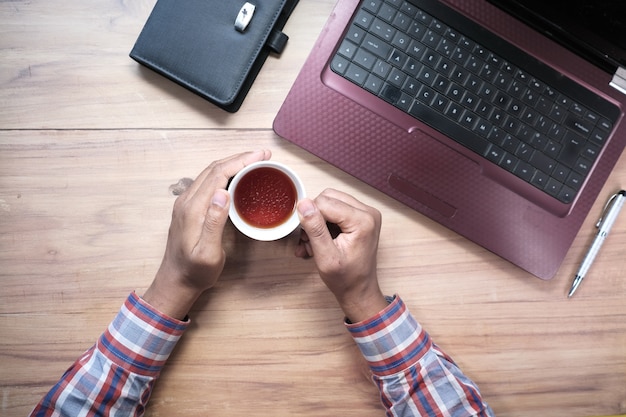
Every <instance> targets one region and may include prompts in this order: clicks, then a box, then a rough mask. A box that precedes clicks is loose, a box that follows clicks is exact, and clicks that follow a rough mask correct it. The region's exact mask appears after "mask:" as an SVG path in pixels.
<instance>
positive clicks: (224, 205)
mask: <svg viewBox="0 0 626 417" xmlns="http://www.w3.org/2000/svg"><path fill="white" fill-rule="evenodd" d="M229 200H230V195H229V194H228V192H227V191H226V190H223V189H217V190H215V194H213V196H212V197H211V203H210V205H209V209H208V210H207V214H206V216H205V219H204V227H203V228H202V234H201V236H200V242H207V241H210V240H211V239H214V240H215V241H216V242H221V241H222V234H223V232H224V225H225V224H226V220H227V219H228V206H229V203H230V201H229Z"/></svg>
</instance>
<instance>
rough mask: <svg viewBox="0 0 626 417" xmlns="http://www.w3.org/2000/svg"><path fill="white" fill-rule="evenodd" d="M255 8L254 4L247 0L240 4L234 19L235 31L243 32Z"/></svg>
mask: <svg viewBox="0 0 626 417" xmlns="http://www.w3.org/2000/svg"><path fill="white" fill-rule="evenodd" d="M255 9H256V6H255V5H254V4H252V3H248V2H246V4H244V5H243V6H241V10H239V14H238V15H237V19H236V20H235V29H237V31H239V32H241V33H243V32H244V31H245V30H246V28H247V27H248V25H249V24H250V21H251V20H252V16H254V10H255Z"/></svg>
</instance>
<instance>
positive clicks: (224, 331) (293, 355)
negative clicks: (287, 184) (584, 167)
mask: <svg viewBox="0 0 626 417" xmlns="http://www.w3.org/2000/svg"><path fill="white" fill-rule="evenodd" d="M74 3H75V4H69V3H67V2H62V1H59V0H48V1H46V2H44V1H11V2H0V62H1V63H2V64H0V103H1V104H0V297H1V298H0V393H1V395H0V397H1V398H2V403H1V405H0V415H2V416H15V415H26V414H27V413H28V412H29V411H30V409H31V408H32V407H33V406H34V404H35V403H36V402H37V401H38V400H39V399H40V397H41V396H42V395H43V394H44V393H45V392H46V391H47V390H48V389H49V388H50V386H51V385H52V384H53V383H54V382H55V381H56V380H57V379H58V378H59V377H60V376H61V374H62V373H63V372H64V371H65V369H66V368H67V367H68V366H69V365H70V363H71V362H72V361H73V360H74V359H75V358H76V357H78V356H79V355H80V354H81V353H82V352H83V351H84V350H85V349H87V348H88V347H89V346H90V345H91V344H92V343H93V342H94V341H95V339H96V338H97V337H98V336H99V335H100V333H101V332H102V331H103V330H104V328H105V326H106V325H107V324H108V323H109V321H110V320H111V319H112V318H113V316H114V315H115V313H116V312H117V310H118V309H119V307H120V305H121V304H122V302H123V300H124V298H125V297H126V296H127V295H128V294H129V292H131V291H133V290H136V291H138V292H139V293H141V292H142V291H143V290H144V289H145V288H146V287H147V286H148V285H149V283H150V281H151V279H152V277H153V275H154V273H155V272H156V269H157V267H158V265H159V262H160V260H161V256H162V253H163V250H164V247H165V239H166V236H167V228H168V224H169V219H170V214H171V208H172V204H173V202H174V199H175V197H174V196H173V195H172V194H171V192H170V191H169V187H170V185H171V184H174V183H176V182H177V181H178V180H179V179H180V178H183V177H194V176H195V175H197V174H198V173H199V172H200V171H201V170H202V169H203V168H204V167H205V166H206V165H207V164H209V163H210V162H211V161H213V160H215V159H219V158H221V157H223V156H227V155H230V154H232V153H236V152H240V151H243V150H248V149H251V148H270V149H272V151H273V153H274V156H273V159H275V160H278V161H281V162H284V163H286V164H288V165H290V166H291V167H292V168H294V169H295V170H296V171H297V172H298V174H299V175H300V177H301V178H302V180H303V181H304V183H305V186H306V188H307V193H308V194H309V195H311V196H314V195H317V194H318V193H319V192H321V191H322V190H323V189H324V188H326V187H334V188H338V189H341V190H344V191H346V192H349V193H351V194H354V195H355V196H356V197H357V198H359V199H361V200H362V201H364V202H365V203H367V204H371V205H374V206H376V207H377V208H379V209H380V210H381V211H382V213H383V230H382V235H381V242H380V252H379V269H380V273H379V275H380V279H381V286H382V287H383V289H384V291H385V292H386V293H389V294H392V293H399V294H400V295H401V296H402V297H403V299H404V300H405V301H406V303H407V304H408V306H409V308H410V309H411V311H412V312H413V313H414V314H415V315H416V317H417V318H418V319H419V320H420V322H421V323H422V324H423V325H424V326H425V327H426V328H427V329H428V330H429V332H430V334H431V335H432V336H433V338H434V339H435V341H436V342H437V343H438V344H439V345H440V346H441V347H442V348H443V349H444V350H445V351H446V352H447V353H449V354H450V355H451V356H453V357H454V358H455V360H456V361H457V362H458V364H459V365H460V366H461V368H462V369H463V370H464V371H465V372H466V373H467V374H468V375H469V376H470V377H471V378H472V379H474V380H475V381H476V382H477V383H478V384H479V386H480V388H481V391H482V393H483V395H484V397H485V398H486V400H487V401H488V402H489V403H490V404H491V405H492V407H493V409H494V410H495V412H496V414H497V415H498V416H515V417H517V416H567V417H576V416H589V415H594V414H619V413H625V412H626V302H625V297H626V279H625V277H626V260H625V258H624V254H625V253H626V215H624V216H621V217H620V218H619V219H618V221H617V223H616V225H615V230H614V232H613V233H612V234H611V236H609V238H608V241H607V244H606V245H605V247H604V248H603V249H602V251H601V253H600V255H599V257H598V259H597V261H596V263H595V264H594V266H593V268H592V271H591V272H590V276H589V278H588V279H587V280H585V282H584V283H583V284H582V287H581V288H580V290H579V292H578V293H577V294H576V296H575V297H574V298H573V299H571V300H568V299H567V298H566V293H567V290H568V289H569V285H570V283H571V278H572V276H573V274H574V272H575V270H576V268H577V266H578V263H579V262H580V260H581V259H582V256H583V255H584V253H585V251H586V248H587V246H588V245H589V243H590V241H591V239H592V237H593V233H594V227H593V223H594V222H595V220H597V219H596V217H597V216H598V215H599V213H600V210H601V207H602V205H603V203H604V201H598V202H597V203H596V206H595V207H594V209H593V210H592V213H591V215H590V216H589V218H588V219H587V221H586V222H585V224H584V225H583V227H582V229H581V232H580V233H579V235H578V237H577V238H576V240H575V242H574V244H573V246H572V249H571V250H570V252H569V254H568V256H567V258H566V260H565V262H564V264H563V266H562V268H561V269H560V271H559V273H558V274H557V276H556V278H554V279H553V280H551V281H549V282H544V281H541V280H538V279H535V278H533V277H531V276H529V275H528V274H526V273H524V272H523V271H521V270H519V269H518V268H516V267H514V266H512V265H511V264H509V263H507V262H506V261H503V260H502V259H500V258H498V257H496V256H495V255H493V254H491V253H489V252H487V251H485V250H484V249H482V248H480V247H478V246H476V245H474V244H472V243H470V242H468V241H467V240H465V239H463V238H460V237H459V236H457V235H456V234H454V233H452V232H450V231H448V230H447V229H445V228H443V227H441V226H439V225H437V224H435V223H433V222H432V221H430V220H428V219H426V218H425V217H423V216H421V215H419V214H418V213H416V212H414V211H412V210H410V209H408V208H406V207H405V206H403V205H401V204H400V203H398V202H396V201H394V200H392V199H390V198H388V197H386V196H384V195H382V194H381V193H379V192H377V191H375V190H373V189H371V188H370V187H368V186H366V185H364V184H362V183H360V182H359V181H357V180H355V179H354V178H352V177H350V176H349V175H347V174H345V173H343V172H342V171H340V170H338V169H336V168H334V167H331V166H329V165H327V164H326V163H324V162H323V161H321V160H319V159H317V158H315V157H313V156H312V155H310V154H308V153H307V152H305V151H303V150H301V149H299V148H297V147H295V146H293V145H291V144H289V143H287V142H285V141H284V140H282V139H280V138H278V137H277V136H276V135H275V134H274V133H273V132H272V130H271V123H272V120H273V117H274V115H275V113H276V111H277V110H278V108H279V106H280V104H281V103H282V100H283V98H284V96H285V95H286V94H287V92H288V90H289V87H290V86H291V83H292V82H293V79H295V76H296V75H297V73H298V70H299V68H300V67H301V65H302V64H303V62H304V59H305V58H306V55H307V54H308V51H309V50H310V48H311V47H312V45H313V43H314V41H315V39H316V38H317V36H318V34H319V32H320V30H321V28H322V26H323V24H324V22H325V20H326V18H327V17H328V16H329V14H330V13H331V10H332V6H333V1H332V0H323V1H313V0H301V4H300V5H299V6H298V8H297V9H296V11H295V13H294V15H293V19H292V20H291V21H290V22H289V24H288V26H287V28H286V29H285V31H286V33H287V34H288V35H289V36H290V41H289V46H288V48H287V50H286V51H285V53H284V55H283V56H281V57H280V58H276V57H271V58H270V59H269V60H268V61H267V64H266V66H265V67H264V69H263V71H262V73H261V75H260V76H259V78H258V80H257V82H256V83H255V85H254V87H253V89H252V91H251V94H250V96H249V97H248V99H247V100H246V102H245V104H244V106H243V107H242V109H241V110H240V111H239V112H238V113H236V114H233V115H230V114H226V113H224V112H222V111H221V110H218V109H217V108H215V107H213V106H212V105H211V104H209V103H207V102H205V101H203V100H202V99H199V98H197V97H195V96H194V95H193V94H191V93H188V92H187V91H186V90H184V89H182V88H180V87H178V86H176V85H174V84H172V83H170V82H168V81H166V80H164V79H162V78H160V77H159V76H157V75H155V74H152V73H151V72H149V71H147V70H145V69H142V68H140V67H139V66H138V64H136V63H135V62H134V61H132V60H131V59H130V58H129V57H128V52H129V51H130V48H131V47H132V45H133V43H134V40H135V39H136V36H137V35H138V33H139V31H140V30H141V27H142V26H143V23H144V21H145V19H146V18H147V16H148V14H149V12H150V10H151V8H152V6H153V5H154V1H140V0H138V1H112V0H103V1H95V0H85V1H81V2H74ZM625 186H626V157H622V158H621V160H620V162H619V164H618V166H617V167H616V170H615V172H614V173H613V175H612V176H611V178H610V179H609V181H608V183H607V185H606V187H605V189H604V190H603V192H602V194H601V195H602V196H607V197H608V195H609V194H610V193H611V192H614V191H615V190H617V189H619V188H622V187H625ZM224 241H225V246H226V250H227V254H228V262H227V265H226V269H225V271H224V274H223V276H222V278H221V280H220V282H219V284H218V286H217V287H216V288H215V289H214V290H213V291H211V292H209V293H207V294H205V295H204V296H203V297H202V298H201V299H200V300H199V302H198V303H197V304H196V306H195V307H194V310H193V311H192V312H191V317H192V320H193V324H192V326H191V328H190V329H189V331H188V332H187V334H186V335H185V336H184V338H183V340H182V341H181V343H180V345H179V346H178V347H177V349H176V351H175V353H174V354H173V356H172V357H171V360H170V362H169V363H168V366H167V367H166V369H165V371H164V372H163V375H162V378H161V379H160V381H159V382H158V383H157V386H156V389H155V391H154V395H153V399H152V402H151V404H150V406H149V408H148V412H147V415H148V416H176V415H185V416H207V415H212V416H226V417H228V416H250V415H254V416H287V415H298V416H329V415H344V416H359V417H363V416H366V417H367V416H372V417H373V416H382V415H383V414H384V413H383V411H382V408H381V406H380V405H379V400H378V395H377V391H376V389H375V387H374V386H373V384H372V383H371V382H370V381H369V373H368V371H367V368H366V366H365V365H364V363H363V360H362V359H361V358H360V355H359V353H358V351H357V349H356V347H355V346H354V344H353V342H352V340H351V339H350V337H349V335H348V333H347V332H346V330H345V329H344V326H343V323H342V315H341V311H340V310H339V308H338V306H337V304H336V302H335V301H334V299H333V298H332V296H331V294H330V293H329V291H328V290H327V289H326V288H325V287H324V285H323V284H322V283H321V281H320V280H319V278H318V277H317V275H316V273H315V268H314V265H313V264H312V262H310V261H303V260H300V259H296V258H295V257H294V256H293V249H294V245H295V243H296V241H297V234H294V235H291V236H289V237H288V238H286V239H283V240H281V241H278V242H272V243H262V242H253V241H250V240H248V239H246V238H244V237H242V236H241V235H240V234H238V233H237V232H236V231H235V230H233V228H232V226H228V227H227V230H226V234H225V240H224Z"/></svg>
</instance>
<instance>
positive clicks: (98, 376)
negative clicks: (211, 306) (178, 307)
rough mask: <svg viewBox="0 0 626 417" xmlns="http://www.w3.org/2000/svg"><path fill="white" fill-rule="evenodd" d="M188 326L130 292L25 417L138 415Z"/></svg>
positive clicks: (186, 323) (141, 412)
mask: <svg viewBox="0 0 626 417" xmlns="http://www.w3.org/2000/svg"><path fill="white" fill-rule="evenodd" d="M188 325H189V322H181V321H178V320H174V319H171V318H168V317H166V316H164V315H162V314H161V313H159V312H158V311H156V310H155V309H154V308H152V307H151V306H150V305H149V304H148V303H146V302H145V301H143V300H142V299H141V298H140V297H139V296H137V295H136V294H135V293H132V294H130V295H129V296H128V298H127V299H126V302H125V303H124V304H123V306H122V308H121V309H120V312H119V313H118V314H117V316H116V317H115V319H114V320H113V321H112V322H111V324H109V327H108V328H107V330H106V331H105V332H104V333H103V334H102V336H100V338H99V339H98V341H97V342H96V344H95V345H94V346H93V347H91V348H90V349H89V350H88V351H87V352H85V354H83V356H81V357H80V358H79V359H78V360H77V361H76V362H75V363H74V364H73V365H72V366H71V367H70V368H69V369H68V370H67V371H66V372H65V374H64V375H63V377H62V378H61V380H60V381H59V382H58V383H57V384H56V385H55V386H54V387H53V388H52V389H51V390H50V391H49V392H48V393H47V394H46V395H45V396H44V397H43V399H42V400H41V401H40V402H39V404H38V405H37V406H36V407H35V409H34V410H33V411H32V413H31V416H37V417H44V416H46V417H47V416H102V415H107V416H141V415H143V413H144V411H145V406H146V404H147V402H148V399H149V397H150V393H151V391H152V386H153V384H154V381H155V380H156V379H157V377H158V376H159V373H160V372H161V368H162V367H163V365H165V362H166V361H167V358H168V357H169V355H170V353H171V352H172V350H173V349H174V346H175V345H176V343H177V342H178V340H179V339H180V337H181V336H182V334H183V332H184V331H185V329H186V328H187V326H188Z"/></svg>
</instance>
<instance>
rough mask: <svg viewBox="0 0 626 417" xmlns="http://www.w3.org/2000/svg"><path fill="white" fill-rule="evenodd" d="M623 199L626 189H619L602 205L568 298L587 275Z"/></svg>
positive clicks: (625, 197)
mask: <svg viewBox="0 0 626 417" xmlns="http://www.w3.org/2000/svg"><path fill="white" fill-rule="evenodd" d="M625 200H626V191H625V190H621V191H619V192H618V193H616V194H613V195H612V196H611V198H609V201H607V203H606V205H605V206H604V210H603V211H602V216H601V217H600V220H598V223H596V227H597V228H598V233H597V234H596V237H595V238H594V239H593V243H592V244H591V247H590V248H589V251H588V252H587V254H586V255H585V258H584V259H583V262H582V264H580V268H579V269H578V273H576V276H575V277H574V282H572V288H570V290H569V294H567V297H568V298H569V297H571V296H572V295H574V292H576V289H577V288H578V286H579V285H580V283H581V282H582V281H583V279H584V278H585V275H587V271H589V268H590V267H591V264H592V263H593V260H594V259H595V258H596V255H597V254H598V252H599V251H600V247H602V244H603V243H604V239H606V237H607V235H608V234H609V231H610V230H611V227H613V223H615V219H617V215H618V214H619V212H620V210H621V209H622V207H623V206H624V201H625Z"/></svg>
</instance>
